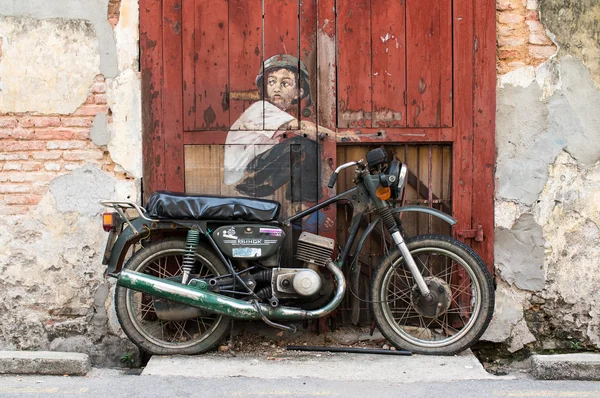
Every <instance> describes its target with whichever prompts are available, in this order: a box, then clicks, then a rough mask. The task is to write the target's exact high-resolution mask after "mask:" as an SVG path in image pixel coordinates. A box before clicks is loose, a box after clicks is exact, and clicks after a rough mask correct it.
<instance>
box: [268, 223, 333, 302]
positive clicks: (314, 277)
mask: <svg viewBox="0 0 600 398" xmlns="http://www.w3.org/2000/svg"><path fill="white" fill-rule="evenodd" d="M334 246H335V241H334V240H333V239H330V238H324V237H322V236H318V235H315V234H311V233H309V232H303V233H302V234H301V235H300V238H299V239H298V242H297V246H296V259H298V260H299V261H301V262H303V263H304V266H305V267H306V268H279V269H276V270H273V278H272V280H271V286H272V291H273V292H274V293H275V295H276V296H277V297H279V298H292V297H298V296H300V297H311V296H314V295H316V294H317V293H318V292H319V291H320V290H321V287H322V286H323V282H322V280H321V275H320V274H319V273H318V272H317V271H316V270H315V268H316V269H318V268H317V266H320V267H324V266H326V265H327V263H328V262H329V261H331V255H332V253H333V248H334Z"/></svg>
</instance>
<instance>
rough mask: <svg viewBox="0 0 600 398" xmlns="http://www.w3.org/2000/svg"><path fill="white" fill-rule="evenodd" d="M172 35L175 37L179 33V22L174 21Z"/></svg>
mask: <svg viewBox="0 0 600 398" xmlns="http://www.w3.org/2000/svg"><path fill="white" fill-rule="evenodd" d="M173 33H175V34H176V35H178V34H180V33H181V22H179V21H175V23H174V24H173Z"/></svg>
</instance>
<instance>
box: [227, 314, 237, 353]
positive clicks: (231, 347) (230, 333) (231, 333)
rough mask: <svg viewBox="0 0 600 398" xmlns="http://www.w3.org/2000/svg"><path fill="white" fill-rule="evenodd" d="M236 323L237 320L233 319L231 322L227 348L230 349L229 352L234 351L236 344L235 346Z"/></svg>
mask: <svg viewBox="0 0 600 398" xmlns="http://www.w3.org/2000/svg"><path fill="white" fill-rule="evenodd" d="M234 323H235V319H232V320H231V328H230V329H229V342H228V343H227V347H228V348H229V351H231V350H233V347H234V344H233V328H234Z"/></svg>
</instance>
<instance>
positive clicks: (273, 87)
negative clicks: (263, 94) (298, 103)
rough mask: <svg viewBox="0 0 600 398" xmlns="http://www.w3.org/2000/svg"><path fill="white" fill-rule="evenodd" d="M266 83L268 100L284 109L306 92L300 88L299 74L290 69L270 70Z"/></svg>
mask: <svg viewBox="0 0 600 398" xmlns="http://www.w3.org/2000/svg"><path fill="white" fill-rule="evenodd" d="M266 85H267V87H266V88H267V100H268V101H269V102H270V103H272V104H273V105H275V106H276V107H277V108H279V109H281V110H282V111H285V110H287V109H288V108H289V106H290V105H291V104H292V102H293V101H294V100H297V99H298V98H299V97H300V96H302V95H303V93H304V90H302V89H301V88H300V89H298V76H297V75H296V74H295V73H294V72H292V71H290V70H288V69H276V70H274V71H271V72H269V74H268V76H267V84H266Z"/></svg>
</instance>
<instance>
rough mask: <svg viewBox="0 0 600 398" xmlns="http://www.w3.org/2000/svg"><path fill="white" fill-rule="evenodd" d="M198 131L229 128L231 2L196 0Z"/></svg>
mask: <svg viewBox="0 0 600 398" xmlns="http://www.w3.org/2000/svg"><path fill="white" fill-rule="evenodd" d="M195 2H196V12H195V14H196V18H195V36H196V40H195V48H194V55H195V63H194V64H195V92H196V112H195V118H196V121H195V129H197V130H222V129H226V128H229V126H230V124H229V105H228V98H227V83H228V81H227V80H228V78H229V46H228V41H229V40H228V29H229V10H228V1H227V0H212V1H210V2H208V1H205V0H195Z"/></svg>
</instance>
